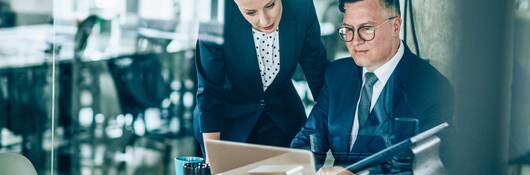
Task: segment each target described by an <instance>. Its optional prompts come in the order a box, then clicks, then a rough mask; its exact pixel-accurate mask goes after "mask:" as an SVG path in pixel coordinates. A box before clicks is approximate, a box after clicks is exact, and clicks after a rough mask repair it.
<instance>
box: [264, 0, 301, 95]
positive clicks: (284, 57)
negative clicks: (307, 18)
mask: <svg viewBox="0 0 530 175" xmlns="http://www.w3.org/2000/svg"><path fill="white" fill-rule="evenodd" d="M287 8H288V7H287ZM298 26H299V25H297V21H296V20H295V19H294V17H293V15H291V14H290V13H289V11H286V10H285V9H284V10H283V14H282V19H281V21H280V25H279V26H278V28H279V34H278V37H279V40H280V72H278V75H276V78H275V79H274V80H273V82H272V84H271V85H270V86H269V88H267V91H266V93H267V92H269V90H271V91H273V90H275V89H278V87H279V85H280V84H281V82H284V81H286V79H291V76H290V74H289V73H292V72H291V70H295V69H293V68H294V67H296V66H295V65H296V64H297V61H298V59H297V58H296V54H295V53H296V51H298V49H297V47H298V45H297V44H296V33H297V31H298Z"/></svg>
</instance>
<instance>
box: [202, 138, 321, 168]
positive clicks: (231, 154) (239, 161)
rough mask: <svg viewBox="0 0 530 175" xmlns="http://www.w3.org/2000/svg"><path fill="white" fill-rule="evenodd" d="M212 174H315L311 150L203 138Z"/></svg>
mask: <svg viewBox="0 0 530 175" xmlns="http://www.w3.org/2000/svg"><path fill="white" fill-rule="evenodd" d="M205 147H206V154H207V155H208V158H209V161H210V165H211V167H210V170H211V172H212V174H220V175H236V174H237V175H241V174H248V175H302V174H303V175H315V174H316V172H315V163H314V159H313V154H312V153H311V152H310V151H307V150H299V149H289V148H280V147H273V146H263V145H254V144H247V143H239V142H230V141H220V140H206V142H205Z"/></svg>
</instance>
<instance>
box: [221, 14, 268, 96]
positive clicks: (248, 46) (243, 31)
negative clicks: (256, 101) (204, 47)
mask: <svg viewBox="0 0 530 175" xmlns="http://www.w3.org/2000/svg"><path fill="white" fill-rule="evenodd" d="M237 13H239V12H237ZM237 13H236V14H235V15H234V17H233V20H232V23H233V25H232V27H231V29H230V34H231V36H230V39H231V40H230V41H231V43H227V44H228V46H229V47H230V48H232V49H233V50H232V52H233V53H236V54H235V55H234V56H233V57H227V58H226V59H236V60H232V61H230V62H231V63H236V65H235V66H234V67H235V69H237V72H238V76H241V77H242V80H241V81H243V82H249V85H250V87H249V88H251V89H253V91H254V92H258V93H259V94H263V83H262V82H261V76H260V70H259V66H258V60H257V54H256V48H255V45H254V37H253V35H252V26H251V25H250V24H249V23H248V22H247V21H246V20H245V19H244V18H243V16H242V15H241V14H240V13H239V14H237Z"/></svg>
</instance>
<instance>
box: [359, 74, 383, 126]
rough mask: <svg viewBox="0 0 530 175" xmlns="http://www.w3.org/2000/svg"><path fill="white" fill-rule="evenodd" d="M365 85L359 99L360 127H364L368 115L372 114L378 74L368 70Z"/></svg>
mask: <svg viewBox="0 0 530 175" xmlns="http://www.w3.org/2000/svg"><path fill="white" fill-rule="evenodd" d="M364 79H365V80H364V86H363V88H362V90H361V100H360V101H359V109H358V111H357V112H358V113H357V114H358V117H359V127H360V128H362V127H363V125H364V123H365V122H366V120H367V119H368V115H369V114H370V105H371V104H372V91H373V89H374V84H375V83H376V82H377V80H378V79H377V76H375V74H374V73H372V72H367V73H366V74H365V75H364Z"/></svg>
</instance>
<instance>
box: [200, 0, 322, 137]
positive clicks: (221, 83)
mask: <svg viewBox="0 0 530 175" xmlns="http://www.w3.org/2000/svg"><path fill="white" fill-rule="evenodd" d="M225 2H226V3H227V4H226V5H227V6H230V5H231V6H233V7H234V8H233V9H234V10H229V9H230V8H227V11H226V13H227V14H226V18H225V32H224V45H223V46H218V45H217V46H216V45H214V44H211V43H208V42H205V41H201V40H199V41H198V43H197V50H198V56H197V72H198V77H197V78H198V90H197V106H196V108H195V111H194V129H195V136H196V138H197V139H198V141H199V142H200V143H201V145H202V143H203V139H222V140H230V141H238V142H247V143H254V144H262V145H272V146H282V147H288V146H289V145H290V142H291V140H292V138H294V136H295V135H296V133H297V132H298V131H299V130H300V128H301V126H302V124H303V123H304V122H305V120H306V118H307V117H306V115H305V112H304V106H303V104H302V102H301V100H300V97H299V96H298V93H297V92H296V90H295V88H294V86H293V84H292V82H291V78H292V76H293V73H294V72H295V70H296V66H297V65H298V64H299V65H300V66H301V67H302V70H303V72H304V74H305V76H306V79H307V80H308V84H309V87H310V88H311V91H312V94H313V97H317V96H318V94H319V91H320V89H321V88H322V85H323V81H324V71H325V68H326V66H327V64H328V61H327V59H326V51H325V49H324V46H323V44H322V42H321V40H320V27H319V23H318V19H317V16H316V13H315V7H314V5H313V2H312V1H310V0H234V1H233V2H232V0H228V1H225ZM234 2H235V3H234ZM237 9H238V10H237ZM315 99H316V98H315Z"/></svg>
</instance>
